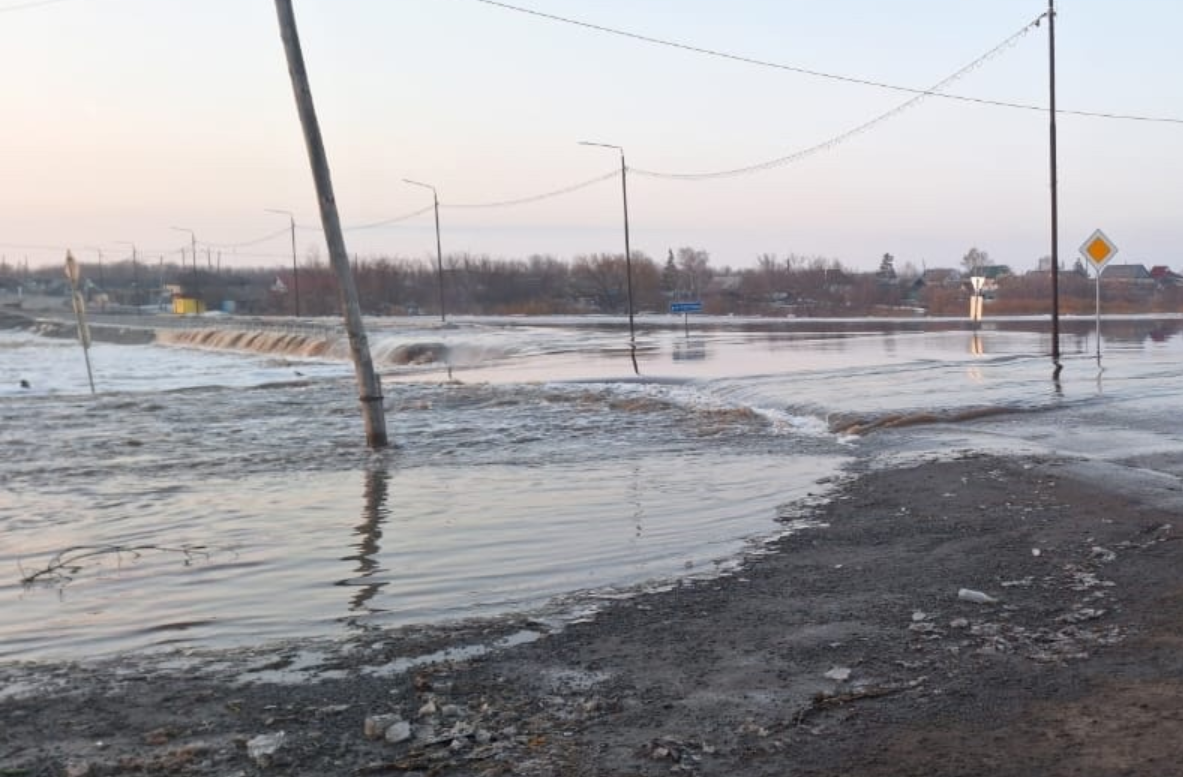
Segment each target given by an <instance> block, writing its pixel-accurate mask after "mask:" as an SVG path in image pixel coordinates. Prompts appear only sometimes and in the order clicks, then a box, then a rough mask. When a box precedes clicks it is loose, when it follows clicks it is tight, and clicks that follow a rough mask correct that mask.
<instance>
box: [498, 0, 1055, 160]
mask: <svg viewBox="0 0 1183 777" xmlns="http://www.w3.org/2000/svg"><path fill="white" fill-rule="evenodd" d="M482 1H483V0H482ZM1046 15H1047V14H1046V13H1044V14H1040V15H1039V16H1038V17H1036V18H1035V19H1034V20H1032V21H1030V22H1028V23H1027V24H1026V25H1024V27H1023V28H1022V29H1021V30H1019V31H1018V32H1016V33H1014V34H1013V35H1011V36H1010V37H1008V38H1007V39H1006V40H1004V41H1003V42H1002V43H1000V44H998V45H997V46H995V47H994V48H992V49H990V50H989V51H987V52H986V53H985V54H983V55H982V56H980V57H978V58H977V59H975V60H974V61H972V62H970V63H969V64H968V65H965V66H964V67H962V68H960V69H959V70H957V71H956V72H954V73H953V74H952V75H949V76H946V77H945V78H943V79H941V80H940V81H938V82H937V83H936V84H934V85H933V86H932V87H930V88H929V89H926V90H924V91H922V92H919V93H917V94H916V95H915V96H914V97H911V98H909V99H908V100H905V101H904V102H902V103H900V104H899V105H897V106H895V107H894V108H892V109H890V110H888V111H886V112H884V113H881V114H879V115H878V116H876V117H874V118H872V119H870V120H868V121H865V122H863V123H862V124H859V125H858V126H856V127H853V128H851V129H848V130H846V131H845V132H843V133H841V134H838V135H835V136H834V137H832V138H830V139H828V140H825V141H823V142H821V143H817V144H815V145H813V146H809V147H808V148H803V149H800V150H798V151H794V152H793V153H791V154H786V155H785V156H781V157H777V158H775V159H769V160H767V161H764V162H757V163H756V164H753V165H746V166H744V167H736V168H731V169H728V170H716V171H710V172H697V173H666V172H659V171H655V170H643V169H639V168H632V167H630V168H629V170H630V171H631V172H633V173H636V174H637V175H643V176H648V177H650V178H667V179H673V180H682V181H702V180H708V179H712V178H731V177H735V176H740V175H749V174H751V173H757V172H761V171H763V170H770V169H772V168H775V167H781V166H783V165H787V164H790V163H793V162H798V161H800V160H802V159H805V158H807V157H811V156H814V155H815V154H820V153H822V152H823V151H829V150H830V149H832V148H835V147H836V146H840V145H842V144H843V143H845V142H847V141H848V140H850V139H851V138H854V137H856V136H858V135H861V134H863V133H865V132H867V131H869V130H871V129H872V128H874V127H876V126H878V125H879V124H882V123H883V122H885V121H888V120H889V119H893V118H895V117H896V116H899V115H900V114H901V113H904V112H905V111H908V110H910V109H912V108H915V107H916V106H917V105H919V104H920V103H921V102H923V101H924V100H926V99H928V98H929V97H935V96H938V95H939V93H940V90H942V89H944V88H945V87H947V86H949V85H950V84H952V83H955V82H956V81H959V80H961V79H962V78H965V77H966V76H967V75H969V74H970V73H972V72H974V71H976V70H978V69H979V68H981V67H982V66H983V65H985V64H986V63H987V62H990V61H991V60H993V59H994V58H996V57H998V56H1000V55H1001V54H1002V53H1004V52H1006V51H1008V50H1010V49H1011V48H1013V47H1015V46H1016V45H1018V42H1019V41H1020V40H1021V39H1022V38H1023V37H1024V36H1026V35H1027V34H1028V33H1029V32H1031V30H1033V29H1035V28H1036V27H1038V26H1039V23H1040V22H1041V21H1042V20H1043V18H1044V17H1045V16H1046Z"/></svg>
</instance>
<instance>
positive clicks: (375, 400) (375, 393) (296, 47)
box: [275, 0, 388, 448]
mask: <svg viewBox="0 0 1183 777" xmlns="http://www.w3.org/2000/svg"><path fill="white" fill-rule="evenodd" d="M275 12H276V14H277V15H278V17H279V33H280V36H281V37H282V38H283V48H284V52H285V54H286V55H287V61H288V74H289V75H290V76H291V79H292V92H293V93H294V94H295V98H296V110H297V112H298V113H299V114H300V124H301V126H302V127H303V129H304V143H305V145H306V146H307V147H308V161H309V163H310V164H311V166H312V178H313V180H314V181H315V183H316V195H317V201H318V204H319V205H320V220H321V224H322V225H323V226H324V233H325V242H326V243H327V244H328V249H329V261H330V262H331V263H332V265H333V271H334V272H335V273H336V275H337V293H338V298H339V300H340V305H341V314H342V316H343V317H344V319H345V331H346V332H347V333H348V334H349V347H350V351H351V352H352V355H353V367H354V372H355V373H356V375H357V383H358V389H359V391H360V392H361V397H360V398H361V404H362V417H363V418H364V419H365V425H366V442H367V443H368V444H369V446H370V447H371V448H384V447H386V445H387V444H388V442H387V437H386V414H385V410H384V408H383V406H382V384H381V381H380V380H379V377H378V374H377V373H376V372H374V363H373V360H372V359H371V357H370V346H369V343H368V342H367V341H366V330H365V324H364V323H363V322H362V318H361V306H360V305H359V304H358V299H357V284H356V283H355V282H354V280H353V273H352V272H350V268H349V254H348V252H347V251H346V250H345V237H344V235H343V234H342V232H341V219H340V216H339V215H338V213H337V200H336V198H335V197H334V195H333V180H332V176H331V175H330V173H329V161H328V157H327V156H326V155H325V150H324V140H323V139H322V138H321V134H320V124H319V123H318V122H317V120H316V108H315V107H314V106H313V103H312V89H311V87H310V86H309V84H308V72H307V70H305V68H304V54H303V52H302V51H301V50H300V36H299V34H298V33H297V32H296V16H295V13H294V12H293V11H292V2H291V0H275Z"/></svg>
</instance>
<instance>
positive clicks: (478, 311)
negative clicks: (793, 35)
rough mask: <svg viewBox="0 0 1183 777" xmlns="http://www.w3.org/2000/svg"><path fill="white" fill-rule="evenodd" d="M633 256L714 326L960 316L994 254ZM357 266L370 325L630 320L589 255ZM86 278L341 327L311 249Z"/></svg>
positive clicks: (1000, 305)
mask: <svg viewBox="0 0 1183 777" xmlns="http://www.w3.org/2000/svg"><path fill="white" fill-rule="evenodd" d="M630 259H631V261H630V262H629V263H628V264H631V267H632V294H633V306H634V309H635V310H636V311H637V312H639V313H658V312H666V311H668V310H669V305H670V303H672V302H678V301H701V302H702V303H703V310H704V312H706V313H712V314H718V315H727V314H735V315H774V316H784V315H797V316H866V315H916V314H923V313H927V314H929V315H940V316H959V315H963V314H964V313H965V311H966V309H967V306H968V299H969V294H970V289H969V284H968V283H967V282H966V279H967V278H968V276H969V275H970V274H971V273H976V272H979V271H981V270H982V268H983V267H985V266H987V263H988V260H989V257H988V254H987V253H986V252H984V251H979V250H978V249H977V248H973V249H971V250H970V252H969V253H967V254H966V255H965V257H964V258H963V260H962V268H961V269H962V270H963V272H962V273H961V277H960V278H958V277H957V276H955V275H954V276H951V278H952V279H951V280H950V279H948V278H946V279H945V280H941V281H937V280H933V279H932V278H930V277H929V276H931V275H932V274H931V273H930V274H928V275H926V274H925V273H922V272H921V271H919V270H917V269H916V268H915V266H913V265H911V264H910V263H905V264H904V266H903V267H902V268H899V269H897V268H896V264H895V258H894V257H893V256H892V255H891V254H890V253H887V254H884V255H883V258H882V260H881V262H880V264H879V267H878V269H877V270H875V271H872V272H856V271H852V270H851V269H849V268H847V267H845V266H844V265H843V264H842V263H841V262H839V261H837V260H835V259H830V258H826V257H820V256H800V255H797V254H789V255H788V256H785V257H780V256H778V255H776V254H762V255H760V256H759V257H757V259H756V263H755V266H754V267H750V268H743V269H738V270H736V269H732V268H730V267H726V266H724V267H715V266H714V265H712V263H711V257H710V254H709V253H708V252H707V251H705V250H702V249H699V248H694V247H690V246H685V247H681V248H678V249H676V250H675V249H670V250H669V251H668V253H667V255H666V257H665V258H664V260H663V261H657V260H655V259H654V258H652V257H650V256H648V255H647V254H645V253H643V252H640V251H635V252H633V254H632V256H631V257H630ZM351 264H352V269H353V273H354V277H355V279H356V282H357V288H358V293H359V295H360V301H361V306H362V311H363V312H364V313H366V314H367V315H416V314H418V315H438V313H439V299H440V282H441V277H442V283H443V297H444V305H445V308H446V310H447V312H448V313H449V314H464V315H558V314H580V313H609V314H623V313H626V312H627V310H628V287H629V283H628V278H627V275H626V262H625V260H624V256H623V254H611V253H602V254H600V253H597V254H585V255H580V256H576V257H574V258H573V259H571V260H569V261H566V260H561V259H559V258H556V257H554V256H551V255H546V254H536V255H532V256H529V257H527V258H525V259H504V258H494V257H490V256H487V255H477V254H469V253H455V254H449V255H447V256H445V257H444V260H443V263H442V270H443V271H442V273H441V272H440V268H439V267H438V266H437V264H436V262H435V261H434V260H433V259H414V258H407V257H387V256H373V257H358V258H355V259H354V260H353V261H352V263H351ZM1002 269H1004V270H1005V268H1002ZM83 270H84V275H85V287H86V289H87V293H88V296H89V297H91V300H92V303H93V301H94V300H95V299H101V300H102V302H103V303H105V304H109V305H114V306H119V305H158V304H167V296H168V295H169V294H170V293H172V292H180V293H182V294H185V295H193V296H199V297H201V298H202V299H203V300H204V301H205V302H206V305H207V307H208V308H210V309H218V308H222V307H223V305H224V303H225V302H226V301H227V300H229V301H231V303H232V307H233V309H234V310H235V311H236V312H240V313H248V314H256V315H291V314H293V313H294V312H295V309H296V307H295V302H296V300H295V289H296V287H297V285H298V287H299V310H300V313H301V314H302V315H306V316H333V315H337V314H338V313H339V310H340V308H339V305H338V299H337V283H336V278H335V275H334V273H333V272H332V270H331V268H330V267H329V266H328V265H327V263H326V262H324V261H323V260H321V259H320V257H319V255H318V254H317V253H316V252H313V253H311V254H310V255H309V256H307V257H305V260H304V261H303V262H302V263H301V264H300V266H299V267H298V268H297V271H295V272H294V271H293V269H292V268H291V267H290V266H288V267H284V266H280V267H270V268H245V269H244V268H234V269H224V270H216V269H214V268H210V267H208V266H206V267H202V266H200V265H199V266H197V267H194V266H192V265H185V266H180V265H177V264H175V263H171V264H168V263H165V262H164V261H163V260H161V261H159V262H158V263H156V264H145V263H142V262H141V263H137V264H133V263H132V262H130V261H129V260H125V261H120V262H114V263H107V264H105V265H97V264H96V263H88V264H85V265H84V267H83ZM942 272H949V271H942ZM297 276H298V277H297ZM297 281H298V283H297ZM22 285H23V287H24V288H27V289H28V290H30V291H40V292H43V293H51V294H52V293H59V294H65V292H66V288H67V287H66V284H65V279H64V277H63V275H62V273H61V271H60V270H59V269H57V268H45V267H42V268H37V269H34V270H29V269H28V268H27V267H25V268H22V267H20V266H17V265H10V264H8V263H6V262H3V261H0V287H6V288H9V289H10V290H11V289H15V288H16V287H17V286H22ZM1060 292H1061V299H1062V301H1063V302H1064V305H1065V306H1066V308H1067V309H1068V310H1075V309H1076V308H1079V309H1081V310H1085V309H1087V306H1088V304H1089V303H1090V301H1091V300H1092V298H1093V293H1094V291H1093V284H1092V281H1091V280H1090V279H1089V278H1088V277H1087V276H1086V275H1085V274H1083V268H1076V269H1075V270H1070V271H1067V272H1063V273H1062V276H1061V284H1060ZM1050 293H1051V290H1050V284H1049V279H1048V278H1047V274H1046V273H1044V274H1042V275H1041V274H1039V273H1033V274H1028V275H1021V276H1011V275H1005V276H1004V277H999V278H998V279H997V282H996V285H995V292H994V295H993V299H992V300H991V301H990V303H989V307H988V308H987V310H988V311H989V310H990V309H991V308H993V309H994V310H995V311H996V312H997V313H1004V312H1005V313H1007V314H1024V313H1025V314H1038V313H1045V312H1047V311H1048V309H1049V306H1050V303H1049V299H1050ZM1102 296H1103V298H1105V299H1106V300H1111V301H1112V302H1114V303H1115V304H1117V305H1118V308H1120V309H1122V310H1130V311H1146V312H1149V311H1168V310H1169V311H1177V310H1180V306H1181V304H1183V299H1181V297H1183V294H1181V293H1180V291H1179V289H1177V288H1174V287H1163V288H1159V287H1154V288H1148V287H1141V288H1134V287H1129V286H1121V285H1117V284H1109V285H1106V284H1104V283H1103V284H1102Z"/></svg>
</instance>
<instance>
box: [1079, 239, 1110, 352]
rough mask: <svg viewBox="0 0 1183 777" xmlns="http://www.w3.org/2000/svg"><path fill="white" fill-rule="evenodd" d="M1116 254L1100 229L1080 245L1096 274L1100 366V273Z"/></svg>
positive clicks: (1082, 254)
mask: <svg viewBox="0 0 1183 777" xmlns="http://www.w3.org/2000/svg"><path fill="white" fill-rule="evenodd" d="M1116 254H1117V246H1116V245H1114V244H1113V241H1112V240H1110V239H1109V238H1108V236H1106V234H1105V233H1104V232H1102V231H1101V230H1099V229H1098V230H1097V231H1095V232H1093V234H1092V235H1090V236H1089V239H1088V240H1086V241H1084V244H1083V245H1082V246H1081V247H1080V255H1081V256H1083V257H1084V258H1085V259H1086V260H1087V261H1088V263H1089V264H1091V265H1092V267H1093V271H1094V272H1096V274H1097V366H1098V367H1100V366H1101V273H1102V271H1104V269H1105V265H1106V264H1108V263H1109V260H1110V259H1112V258H1113V257H1114V256H1115V255H1116Z"/></svg>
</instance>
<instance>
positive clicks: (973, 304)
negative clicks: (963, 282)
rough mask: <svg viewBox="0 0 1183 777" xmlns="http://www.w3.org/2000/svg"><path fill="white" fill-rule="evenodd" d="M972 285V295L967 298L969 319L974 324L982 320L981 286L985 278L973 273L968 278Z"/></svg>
mask: <svg viewBox="0 0 1183 777" xmlns="http://www.w3.org/2000/svg"><path fill="white" fill-rule="evenodd" d="M969 282H970V283H971V284H972V285H973V290H974V291H973V295H972V296H971V297H970V298H969V320H970V321H972V322H973V323H974V324H975V325H977V324H980V323H981V321H982V286H983V284H985V283H986V278H985V277H984V276H981V275H974V276H972V277H971V278H970V279H969Z"/></svg>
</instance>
